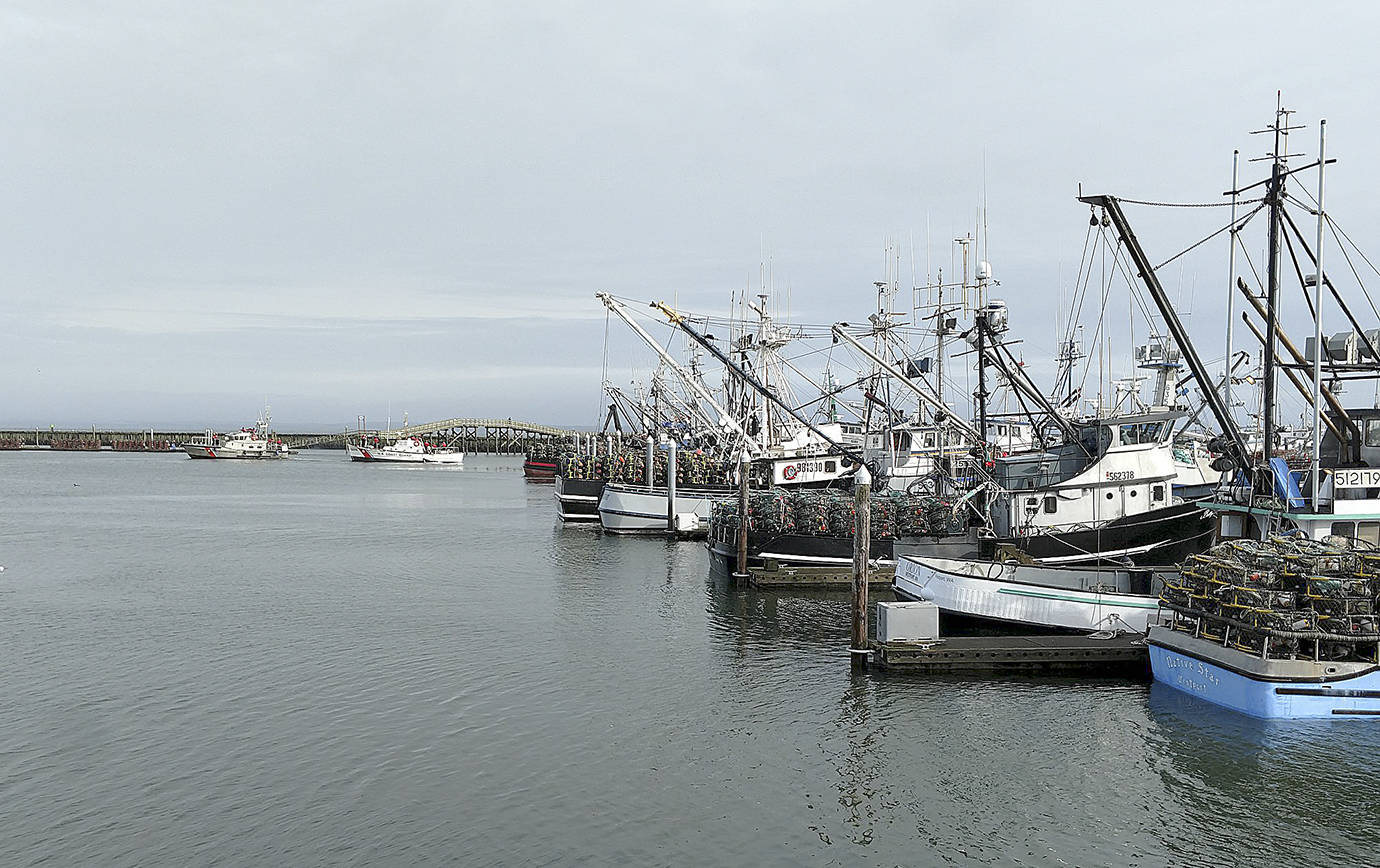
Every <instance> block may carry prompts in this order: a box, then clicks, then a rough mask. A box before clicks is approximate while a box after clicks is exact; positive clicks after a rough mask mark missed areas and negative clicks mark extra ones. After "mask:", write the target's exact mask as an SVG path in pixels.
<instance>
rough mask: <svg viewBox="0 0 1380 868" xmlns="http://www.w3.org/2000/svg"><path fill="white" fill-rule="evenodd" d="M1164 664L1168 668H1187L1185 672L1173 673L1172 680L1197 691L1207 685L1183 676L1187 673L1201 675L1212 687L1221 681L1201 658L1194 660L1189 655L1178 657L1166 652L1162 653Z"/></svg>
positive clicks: (1205, 687) (1204, 688)
mask: <svg viewBox="0 0 1380 868" xmlns="http://www.w3.org/2000/svg"><path fill="white" fill-rule="evenodd" d="M1164 665H1165V666H1166V667H1168V668H1170V669H1186V670H1188V672H1187V673H1175V676H1174V680H1175V681H1177V682H1179V683H1180V684H1182V685H1184V686H1185V687H1187V688H1189V689H1190V690H1194V691H1197V692H1198V693H1202V692H1203V691H1204V690H1206V689H1207V685H1204V684H1200V683H1198V682H1197V681H1194V680H1192V679H1190V678H1187V677H1185V676H1186V675H1187V674H1192V675H1199V676H1202V677H1203V679H1205V680H1206V681H1207V682H1208V683H1209V684H1211V685H1212V686H1213V687H1216V686H1217V685H1219V684H1221V683H1222V680H1221V679H1220V678H1218V677H1217V675H1216V674H1215V673H1214V672H1213V671H1212V670H1211V669H1210V668H1209V667H1208V666H1207V664H1206V663H1203V662H1202V661H1201V660H1194V659H1193V658H1191V657H1180V656H1178V655H1175V654H1166V655H1164Z"/></svg>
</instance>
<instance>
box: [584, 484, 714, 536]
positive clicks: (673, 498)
mask: <svg viewBox="0 0 1380 868" xmlns="http://www.w3.org/2000/svg"><path fill="white" fill-rule="evenodd" d="M731 492H732V489H730V488H727V487H715V488H698V487H695V488H691V487H687V488H677V489H676V490H675V493H674V495H672V494H671V493H670V492H669V491H668V490H667V489H666V487H665V486H664V485H662V486H648V485H634V484H629V483H620V482H610V483H606V484H605V485H604V490H603V494H602V495H601V496H600V498H599V523H600V524H601V525H602V526H603V528H604V530H606V531H608V532H609V533H617V534H649V533H666V532H667V531H668V530H673V531H674V532H675V533H677V534H680V535H685V536H697V535H698V536H702V535H703V534H704V533H705V532H706V531H707V528H708V524H709V513H710V510H711V509H712V508H713V505H714V500H715V499H716V498H722V497H725V496H727V495H728V494H730V493H731ZM672 504H674V506H673V505H672ZM668 522H669V523H670V524H672V525H673V527H668Z"/></svg>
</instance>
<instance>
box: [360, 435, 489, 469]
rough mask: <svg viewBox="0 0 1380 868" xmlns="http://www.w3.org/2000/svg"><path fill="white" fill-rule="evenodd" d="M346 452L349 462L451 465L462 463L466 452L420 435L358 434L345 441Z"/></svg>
mask: <svg viewBox="0 0 1380 868" xmlns="http://www.w3.org/2000/svg"><path fill="white" fill-rule="evenodd" d="M345 454H346V455H347V456H348V457H349V459H350V460H351V461H366V462H382V463H393V464H444V465H450V466H453V467H456V466H460V465H462V464H464V463H465V453H464V452H462V451H460V450H459V449H456V448H453V447H448V446H438V445H436V444H434V443H429V442H427V441H425V440H423V439H422V438H420V437H397V438H393V439H391V440H390V438H388V437H379V436H377V435H361V436H359V437H356V438H353V439H351V440H348V441H346V443H345Z"/></svg>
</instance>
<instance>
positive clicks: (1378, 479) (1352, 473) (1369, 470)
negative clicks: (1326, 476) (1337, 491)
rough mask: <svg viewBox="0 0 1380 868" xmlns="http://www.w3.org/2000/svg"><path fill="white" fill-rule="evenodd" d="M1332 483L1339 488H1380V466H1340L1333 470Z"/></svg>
mask: <svg viewBox="0 0 1380 868" xmlns="http://www.w3.org/2000/svg"><path fill="white" fill-rule="evenodd" d="M1332 484H1333V485H1335V486H1337V487H1338V488H1380V468H1378V467H1348V468H1345V469H1341V468H1338V469H1337V470H1334V471H1332Z"/></svg>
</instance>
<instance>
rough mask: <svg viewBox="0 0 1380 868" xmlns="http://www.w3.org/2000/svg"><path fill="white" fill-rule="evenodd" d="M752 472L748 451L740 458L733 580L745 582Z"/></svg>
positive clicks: (746, 575)
mask: <svg viewBox="0 0 1380 868" xmlns="http://www.w3.org/2000/svg"><path fill="white" fill-rule="evenodd" d="M751 471H752V460H751V459H750V458H749V457H748V452H747V450H746V449H744V450H743V454H742V455H741V456H740V457H739V458H738V571H737V572H736V573H734V574H733V578H734V579H736V580H737V581H739V582H745V581H747V578H748V568H747V553H748V474H749V473H750V472H751Z"/></svg>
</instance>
